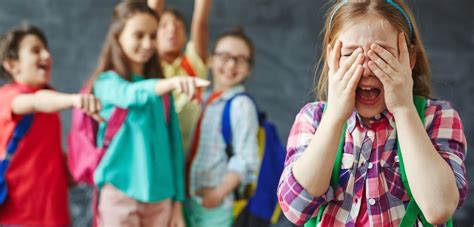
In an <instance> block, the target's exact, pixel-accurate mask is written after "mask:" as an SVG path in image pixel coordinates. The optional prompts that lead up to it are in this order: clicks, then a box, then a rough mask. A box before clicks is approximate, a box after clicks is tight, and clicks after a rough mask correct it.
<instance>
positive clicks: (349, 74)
mask: <svg viewBox="0 0 474 227" xmlns="http://www.w3.org/2000/svg"><path fill="white" fill-rule="evenodd" d="M363 62H364V55H363V54H362V53H359V54H358V55H357V58H356V60H355V61H354V62H353V63H352V65H351V67H350V68H349V69H348V70H347V72H346V73H345V74H344V76H343V78H342V83H343V84H344V85H347V83H348V82H349V80H350V79H351V78H352V77H353V76H354V72H355V71H356V69H357V66H359V65H362V63H363Z"/></svg>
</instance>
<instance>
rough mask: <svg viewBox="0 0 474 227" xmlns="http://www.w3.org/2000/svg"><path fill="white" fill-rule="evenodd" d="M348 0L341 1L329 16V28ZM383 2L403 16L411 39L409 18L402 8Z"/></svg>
mask: <svg viewBox="0 0 474 227" xmlns="http://www.w3.org/2000/svg"><path fill="white" fill-rule="evenodd" d="M348 2H349V0H342V1H341V3H339V4H338V5H337V6H336V8H335V9H334V11H333V13H332V15H331V18H330V19H329V26H332V20H333V19H334V16H335V15H336V13H337V11H339V9H340V8H341V7H342V6H343V5H345V4H346V3H348ZM385 2H387V3H388V4H390V5H391V6H393V7H394V8H395V9H397V10H398V11H400V13H401V14H402V15H403V17H405V20H406V21H407V24H408V30H409V32H410V34H409V35H410V36H409V37H412V35H413V27H412V25H411V22H410V18H409V17H408V15H407V14H406V13H405V11H404V10H403V9H402V7H401V6H400V5H398V4H397V3H395V2H394V1H393V0H385Z"/></svg>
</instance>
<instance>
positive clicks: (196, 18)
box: [191, 0, 212, 62]
mask: <svg viewBox="0 0 474 227" xmlns="http://www.w3.org/2000/svg"><path fill="white" fill-rule="evenodd" d="M211 4H212V1H211V0H194V12H193V19H192V23H191V40H192V42H193V44H194V47H195V48H196V51H197V53H198V54H199V56H200V57H201V59H202V61H203V62H207V47H208V42H209V13H210V8H211Z"/></svg>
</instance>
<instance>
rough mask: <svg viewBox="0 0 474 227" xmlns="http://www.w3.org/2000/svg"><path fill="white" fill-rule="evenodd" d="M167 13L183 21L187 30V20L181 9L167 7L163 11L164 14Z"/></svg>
mask: <svg viewBox="0 0 474 227" xmlns="http://www.w3.org/2000/svg"><path fill="white" fill-rule="evenodd" d="M167 13H169V14H171V15H173V16H174V17H175V18H176V19H177V20H179V21H181V22H182V23H183V25H184V29H185V30H187V27H186V21H185V19H184V16H183V14H182V13H181V12H180V11H179V10H177V9H175V8H165V10H164V11H163V15H165V14H167Z"/></svg>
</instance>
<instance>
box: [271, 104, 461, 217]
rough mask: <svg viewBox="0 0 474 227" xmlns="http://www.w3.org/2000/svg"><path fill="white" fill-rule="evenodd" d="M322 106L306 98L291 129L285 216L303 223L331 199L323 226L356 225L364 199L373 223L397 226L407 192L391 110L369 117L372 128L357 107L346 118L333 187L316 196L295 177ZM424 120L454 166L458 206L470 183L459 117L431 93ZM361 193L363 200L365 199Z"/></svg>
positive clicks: (283, 182) (282, 188)
mask: <svg viewBox="0 0 474 227" xmlns="http://www.w3.org/2000/svg"><path fill="white" fill-rule="evenodd" d="M323 108H324V103H322V102H315V103H310V104H307V105H306V106H305V107H303V109H302V110H301V111H300V113H299V114H298V115H297V116H296V120H295V122H294V124H293V127H292V129H291V132H290V135H289V138H288V147H287V151H288V153H287V157H286V161H285V169H284V171H283V174H282V176H281V179H280V184H279V187H278V198H279V202H280V205H281V207H282V210H283V212H284V213H285V215H286V217H287V218H288V219H289V220H290V221H292V222H293V223H295V224H303V223H305V222H306V221H307V220H309V219H310V218H311V217H315V216H317V213H318V209H319V208H320V207H321V205H323V204H327V205H328V206H327V207H326V209H325V211H324V214H323V217H322V220H321V222H320V225H321V226H355V223H356V220H357V216H358V214H359V211H360V209H361V204H362V203H366V204H367V208H368V210H367V213H368V216H369V223H370V225H371V226H398V225H399V223H400V221H401V219H402V218H403V215H404V214H405V207H406V206H407V204H408V201H409V197H408V195H407V192H406V191H405V189H404V186H403V183H402V181H401V177H400V171H399V168H400V163H399V158H398V156H397V143H396V125H395V119H394V117H393V115H392V114H391V113H389V112H388V111H384V112H383V113H381V114H379V115H376V116H374V117H373V118H371V119H370V128H368V127H366V126H364V124H363V123H362V121H361V118H360V116H359V115H358V114H357V113H356V112H354V113H353V114H352V116H351V117H350V118H349V119H348V121H347V131H346V136H345V146H344V154H343V158H342V164H341V171H340V175H339V185H338V186H337V188H332V187H329V188H328V190H327V192H326V193H325V194H323V195H322V196H320V197H314V196H312V195H310V194H309V192H307V191H306V190H305V189H304V188H303V186H301V184H299V183H298V182H297V180H296V179H295V177H294V175H293V172H292V168H293V164H294V163H295V161H296V160H297V159H298V158H299V157H300V156H301V154H302V153H303V152H304V150H305V149H306V147H307V146H308V145H309V143H310V141H311V139H312V138H313V135H314V132H315V131H316V130H317V128H318V126H319V123H320V122H321V116H322V112H323ZM424 126H425V128H426V132H427V133H428V136H429V137H430V139H431V141H432V142H433V145H434V147H435V149H436V150H437V151H438V152H439V154H440V155H441V157H442V158H443V159H444V160H445V161H446V162H447V163H448V164H449V166H450V167H451V169H452V170H453V172H454V176H455V179H456V184H457V187H458V189H459V196H460V201H459V204H458V206H460V205H461V204H462V203H463V201H464V200H465V199H466V194H467V186H468V184H467V181H466V170H465V166H464V158H465V155H466V149H467V145H466V138H465V135H464V131H463V127H462V123H461V119H460V117H459V115H458V113H457V112H456V111H455V110H454V109H453V108H452V107H451V105H450V103H448V102H446V101H441V100H433V99H428V100H427V107H426V110H425V120H424ZM364 188H365V190H364ZM362 193H365V196H366V198H367V199H366V200H365V201H361V200H362V198H363V195H362Z"/></svg>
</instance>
